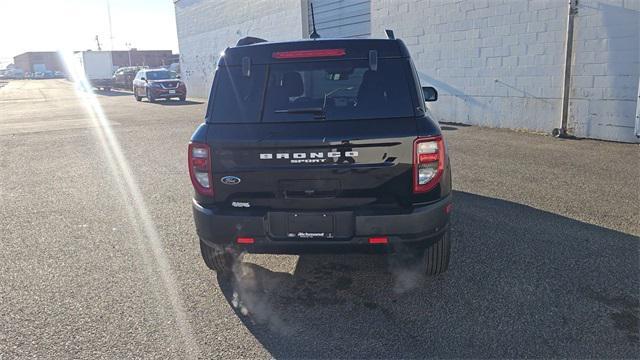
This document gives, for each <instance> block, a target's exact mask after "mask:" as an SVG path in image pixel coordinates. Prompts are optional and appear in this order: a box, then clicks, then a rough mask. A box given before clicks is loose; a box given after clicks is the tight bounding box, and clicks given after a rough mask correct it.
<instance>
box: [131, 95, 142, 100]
mask: <svg viewBox="0 0 640 360" xmlns="http://www.w3.org/2000/svg"><path fill="white" fill-rule="evenodd" d="M133 96H134V97H135V98H136V101H142V97H140V96H138V95H133Z"/></svg>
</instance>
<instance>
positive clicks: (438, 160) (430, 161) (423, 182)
mask: <svg viewBox="0 0 640 360" xmlns="http://www.w3.org/2000/svg"><path fill="white" fill-rule="evenodd" d="M444 162H445V154H444V140H442V137H441V136H434V137H427V138H417V139H416V140H415V141H414V142H413V192H414V193H424V192H427V191H429V190H431V189H433V188H434V187H435V186H436V185H438V182H439V181H440V178H441V177H442V173H443V172H444Z"/></svg>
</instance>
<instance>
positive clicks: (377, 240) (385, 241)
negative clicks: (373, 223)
mask: <svg viewBox="0 0 640 360" xmlns="http://www.w3.org/2000/svg"><path fill="white" fill-rule="evenodd" d="M388 243H389V239H388V238H387V237H384V236H382V237H371V238H369V244H388Z"/></svg>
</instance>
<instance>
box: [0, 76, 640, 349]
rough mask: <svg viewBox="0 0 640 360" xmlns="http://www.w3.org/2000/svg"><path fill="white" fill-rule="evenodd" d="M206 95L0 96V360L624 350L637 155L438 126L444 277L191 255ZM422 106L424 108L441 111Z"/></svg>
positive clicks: (54, 85)
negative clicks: (223, 270)
mask: <svg viewBox="0 0 640 360" xmlns="http://www.w3.org/2000/svg"><path fill="white" fill-rule="evenodd" d="M205 105H206V104H204V103H202V101H196V100H192V101H187V102H178V101H172V102H159V103H156V104H151V103H148V102H146V101H143V102H141V103H138V102H136V101H135V100H134V99H133V96H132V95H131V94H130V93H126V92H110V93H98V94H96V96H95V98H93V97H91V96H87V95H86V94H83V93H77V92H75V90H74V87H73V85H72V84H71V83H69V82H67V81H65V80H42V81H11V82H9V84H8V85H6V86H4V87H3V88H1V89H0V168H1V169H2V171H1V172H0V200H1V202H2V204H1V206H0V241H1V243H2V249H1V250H0V274H1V278H0V279H1V280H0V358H7V359H8V358H14V357H37V358H58V357H63V358H96V357H103V358H104V357H106V358H129V357H150V358H151V357H153V358H185V357H199V358H241V357H242V358H271V357H274V358H425V357H445V358H453V357H455V358H461V357H466V358H469V357H473V358H486V357H492V358H506V357H509V358H516V357H517V358H522V357H535V358H541V357H571V358H575V357H579V358H635V357H637V356H638V354H639V353H640V340H639V330H638V322H639V320H638V319H639V317H640V303H639V301H640V299H639V294H638V289H640V286H639V285H640V277H639V275H640V266H639V265H640V264H639V239H638V236H639V235H640V208H639V206H640V205H639V204H640V201H639V200H640V199H639V193H640V176H639V175H640V156H639V155H640V148H639V147H638V145H630V144H618V143H610V142H602V141H592V140H556V139H552V138H550V137H546V136H540V135H535V134H529V133H523V132H514V131H508V130H495V129H485V128H478V127H470V126H459V125H443V130H444V133H445V136H446V137H447V142H448V147H449V151H450V155H451V158H452V165H453V177H454V188H455V194H454V201H455V208H454V212H455V214H454V219H453V222H454V224H453V237H454V247H453V258H452V263H451V268H450V271H449V272H448V273H447V274H445V275H442V276H439V277H435V278H429V279H422V278H420V276H418V275H417V274H416V273H415V272H414V271H412V269H407V268H405V267H403V266H402V265H401V264H397V263H393V262H389V261H388V260H389V259H388V258H387V257H384V256H352V255H349V256H346V255H345V256H322V255H314V256H300V257H298V256H268V255H259V256H258V255H250V256H246V257H245V258H244V263H243V265H242V266H241V268H239V269H238V280H237V281H236V282H235V283H233V284H227V283H224V282H218V280H217V278H216V276H215V275H214V274H213V273H212V272H210V271H208V270H207V269H206V268H205V265H204V264H203V262H202V260H201V258H200V253H199V247H198V243H197V238H196V234H195V230H194V227H193V224H192V216H191V202H190V201H191V191H192V190H191V183H190V180H189V176H188V174H187V167H186V144H187V141H188V139H189V137H190V135H191V133H192V131H193V130H194V128H195V127H196V126H197V124H198V123H200V122H201V121H202V119H203V115H204V109H205ZM434 106H437V103H436V105H434Z"/></svg>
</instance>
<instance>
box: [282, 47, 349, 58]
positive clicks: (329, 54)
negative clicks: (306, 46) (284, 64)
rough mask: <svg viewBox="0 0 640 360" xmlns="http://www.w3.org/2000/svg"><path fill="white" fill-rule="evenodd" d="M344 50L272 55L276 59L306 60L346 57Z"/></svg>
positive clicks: (319, 50)
mask: <svg viewBox="0 0 640 360" xmlns="http://www.w3.org/2000/svg"><path fill="white" fill-rule="evenodd" d="M346 53H347V52H346V51H345V50H344V49H315V50H294V51H278V52H274V53H272V54H271V56H272V57H273V58H274V59H304V58H318V57H333V56H344V55H346Z"/></svg>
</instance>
